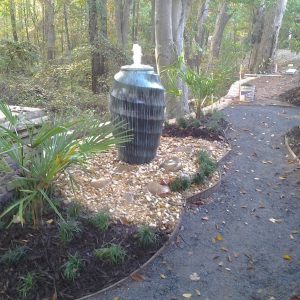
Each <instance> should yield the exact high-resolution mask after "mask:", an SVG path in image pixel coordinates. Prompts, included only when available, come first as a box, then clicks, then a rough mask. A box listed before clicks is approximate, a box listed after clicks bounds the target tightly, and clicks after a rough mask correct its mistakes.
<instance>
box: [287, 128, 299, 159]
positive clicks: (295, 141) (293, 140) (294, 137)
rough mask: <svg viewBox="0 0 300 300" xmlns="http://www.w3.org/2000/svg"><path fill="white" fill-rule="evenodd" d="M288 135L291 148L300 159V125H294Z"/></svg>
mask: <svg viewBox="0 0 300 300" xmlns="http://www.w3.org/2000/svg"><path fill="white" fill-rule="evenodd" d="M287 136H288V139H289V145H290V147H291V149H292V150H293V152H294V153H295V154H296V155H297V157H298V158H299V159H300V125H299V126H296V127H294V128H293V129H292V130H291V131H290V132H289V133H288V135H287Z"/></svg>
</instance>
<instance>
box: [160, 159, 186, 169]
mask: <svg viewBox="0 0 300 300" xmlns="http://www.w3.org/2000/svg"><path fill="white" fill-rule="evenodd" d="M160 167H161V168H164V169H165V170H166V171H169V172H177V171H179V170H181V169H182V165H181V163H180V160H179V158H178V157H175V156H174V157H170V158H168V159H167V160H165V161H164V162H163V163H162V164H161V165H160Z"/></svg>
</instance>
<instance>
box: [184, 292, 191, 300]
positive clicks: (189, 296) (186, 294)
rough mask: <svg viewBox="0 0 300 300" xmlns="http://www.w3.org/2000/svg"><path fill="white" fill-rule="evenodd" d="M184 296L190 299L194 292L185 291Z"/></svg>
mask: <svg viewBox="0 0 300 300" xmlns="http://www.w3.org/2000/svg"><path fill="white" fill-rule="evenodd" d="M182 297H183V298H186V299H190V298H191V297H192V294H191V293H184V294H182Z"/></svg>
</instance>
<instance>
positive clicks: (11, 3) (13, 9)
mask: <svg viewBox="0 0 300 300" xmlns="http://www.w3.org/2000/svg"><path fill="white" fill-rule="evenodd" d="M9 12H10V21H11V28H12V35H13V38H14V41H15V42H17V41H18V34H17V22H16V5H15V1H14V0H9Z"/></svg>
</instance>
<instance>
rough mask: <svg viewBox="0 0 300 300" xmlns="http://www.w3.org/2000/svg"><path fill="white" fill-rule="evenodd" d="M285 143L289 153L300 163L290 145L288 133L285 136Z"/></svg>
mask: <svg viewBox="0 0 300 300" xmlns="http://www.w3.org/2000/svg"><path fill="white" fill-rule="evenodd" d="M284 144H285V146H286V148H287V150H288V152H289V154H290V155H291V156H292V157H293V159H294V160H295V161H296V162H297V163H298V164H299V165H300V159H299V158H298V156H297V155H296V154H295V152H294V151H293V150H292V148H291V147H290V145H289V138H288V137H287V134H285V136H284Z"/></svg>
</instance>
